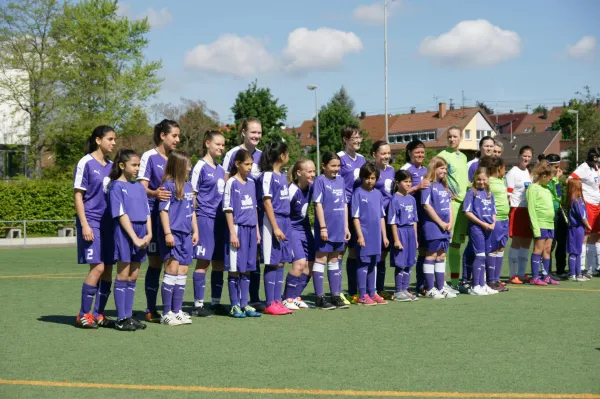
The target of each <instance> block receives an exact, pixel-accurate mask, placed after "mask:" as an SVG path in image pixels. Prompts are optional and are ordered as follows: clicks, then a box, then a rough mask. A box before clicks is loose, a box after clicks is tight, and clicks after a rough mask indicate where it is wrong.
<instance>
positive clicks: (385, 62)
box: [383, 0, 390, 143]
mask: <svg viewBox="0 0 600 399" xmlns="http://www.w3.org/2000/svg"><path fill="white" fill-rule="evenodd" d="M383 65H384V67H383V81H384V86H385V90H384V91H385V142H386V143H389V142H390V141H389V138H388V130H389V126H388V119H389V118H388V54H387V0H383Z"/></svg>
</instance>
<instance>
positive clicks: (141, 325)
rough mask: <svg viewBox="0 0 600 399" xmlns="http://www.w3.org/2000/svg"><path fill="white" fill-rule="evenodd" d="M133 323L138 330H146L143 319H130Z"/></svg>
mask: <svg viewBox="0 0 600 399" xmlns="http://www.w3.org/2000/svg"><path fill="white" fill-rule="evenodd" d="M130 320H131V323H132V324H133V326H134V327H135V329H136V330H145V329H146V327H147V326H146V323H142V322H141V321H139V320H137V319H133V318H132V319H130Z"/></svg>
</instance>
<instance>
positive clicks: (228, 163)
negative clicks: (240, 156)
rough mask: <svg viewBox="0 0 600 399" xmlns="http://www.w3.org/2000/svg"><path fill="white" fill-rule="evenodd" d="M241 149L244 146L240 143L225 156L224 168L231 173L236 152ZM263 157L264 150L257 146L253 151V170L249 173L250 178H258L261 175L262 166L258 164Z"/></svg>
mask: <svg viewBox="0 0 600 399" xmlns="http://www.w3.org/2000/svg"><path fill="white" fill-rule="evenodd" d="M241 149H242V146H239V145H238V146H235V147H233V148H232V149H231V150H229V151H227V153H226V154H225V157H224V158H223V169H225V172H227V173H229V171H231V167H232V166H233V164H234V162H233V160H234V159H235V154H237V152H238V151H239V150H241ZM261 157H262V151H261V150H259V149H258V148H255V149H254V152H253V153H252V171H250V174H249V175H248V177H249V178H250V179H253V180H256V179H258V177H259V176H260V168H259V166H258V165H259V164H260V158H261Z"/></svg>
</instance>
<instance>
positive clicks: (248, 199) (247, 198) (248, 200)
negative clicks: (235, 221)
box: [242, 194, 253, 209]
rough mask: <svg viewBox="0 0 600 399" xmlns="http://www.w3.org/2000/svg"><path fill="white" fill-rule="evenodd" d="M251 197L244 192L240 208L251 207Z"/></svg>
mask: <svg viewBox="0 0 600 399" xmlns="http://www.w3.org/2000/svg"><path fill="white" fill-rule="evenodd" d="M252 205H253V204H252V197H250V196H249V195H248V194H245V196H244V198H243V199H242V209H250V208H252Z"/></svg>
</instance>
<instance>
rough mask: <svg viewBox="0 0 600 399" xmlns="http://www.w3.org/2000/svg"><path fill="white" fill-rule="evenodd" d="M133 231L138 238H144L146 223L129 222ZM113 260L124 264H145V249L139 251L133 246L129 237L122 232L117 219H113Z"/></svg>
mask: <svg viewBox="0 0 600 399" xmlns="http://www.w3.org/2000/svg"><path fill="white" fill-rule="evenodd" d="M131 227H133V231H135V234H136V235H137V236H138V238H144V236H145V235H146V232H147V229H146V222H131ZM114 240H115V256H114V258H115V260H119V261H121V262H125V263H131V262H139V263H142V262H145V261H146V249H140V248H138V247H136V246H135V245H133V242H132V241H131V237H129V235H128V234H127V233H126V232H125V230H123V227H121V224H120V223H119V221H118V219H115V233H114Z"/></svg>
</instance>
